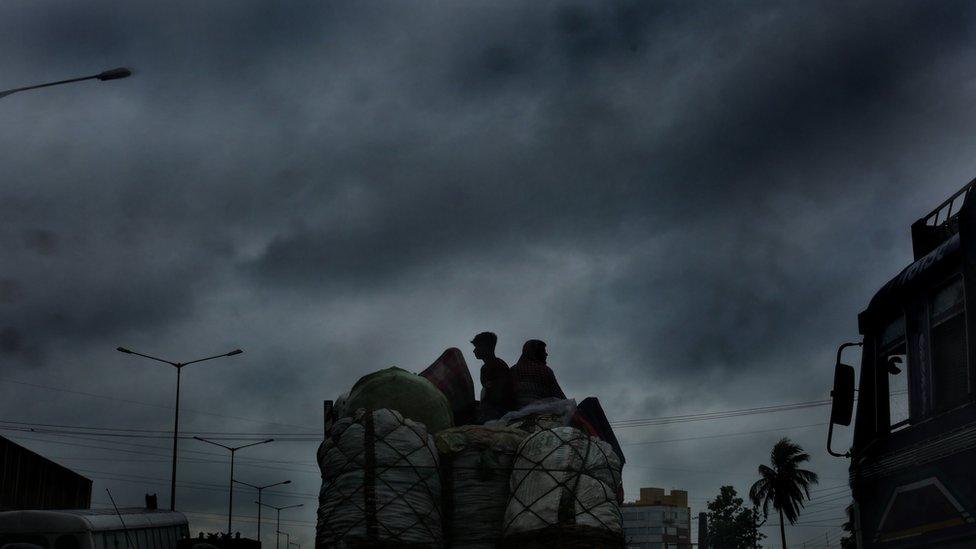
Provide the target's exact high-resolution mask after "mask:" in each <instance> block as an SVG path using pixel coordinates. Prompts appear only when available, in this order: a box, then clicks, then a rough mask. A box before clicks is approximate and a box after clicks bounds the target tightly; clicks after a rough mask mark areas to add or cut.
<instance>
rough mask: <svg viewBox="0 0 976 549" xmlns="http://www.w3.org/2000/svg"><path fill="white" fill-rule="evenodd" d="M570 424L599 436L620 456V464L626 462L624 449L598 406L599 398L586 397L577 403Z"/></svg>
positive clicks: (589, 433) (601, 407)
mask: <svg viewBox="0 0 976 549" xmlns="http://www.w3.org/2000/svg"><path fill="white" fill-rule="evenodd" d="M570 425H571V426H573V427H576V428H577V429H579V430H580V431H583V432H584V433H586V434H588V435H591V436H596V437H600V440H602V441H604V442H606V443H608V444H610V446H612V447H613V451H614V452H616V454H617V457H618V458H620V464H621V465H624V464H626V463H627V459H626V458H624V451H623V450H622V449H621V448H620V443H619V442H617V435H615V434H614V432H613V427H611V426H610V421H609V420H608V419H607V415H606V414H605V413H604V412H603V406H600V399H598V398H596V397H587V398H584V399H583V402H580V403H579V404H577V405H576V413H575V414H573V418H572V421H571V422H570Z"/></svg>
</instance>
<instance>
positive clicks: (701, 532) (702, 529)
mask: <svg viewBox="0 0 976 549" xmlns="http://www.w3.org/2000/svg"><path fill="white" fill-rule="evenodd" d="M698 547H700V548H701V549H705V548H706V547H708V513H698Z"/></svg>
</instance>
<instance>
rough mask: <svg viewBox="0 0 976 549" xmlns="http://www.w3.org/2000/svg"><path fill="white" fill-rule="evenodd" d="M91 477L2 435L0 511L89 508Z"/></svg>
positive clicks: (0, 443) (0, 451)
mask: <svg viewBox="0 0 976 549" xmlns="http://www.w3.org/2000/svg"><path fill="white" fill-rule="evenodd" d="M91 490H92V481H91V480H89V479H87V478H85V477H83V476H81V475H79V474H78V473H75V472H74V471H72V470H71V469H68V468H67V467H64V466H63V465H59V464H57V463H55V462H53V461H51V460H49V459H47V458H45V457H43V456H41V455H40V454H36V453H34V452H32V451H30V450H28V449H27V448H24V447H23V446H21V445H19V444H17V443H16V442H14V441H12V440H10V439H8V438H5V437H2V436H0V511H16V510H26V509H35V510H38V509H88V508H89V507H91Z"/></svg>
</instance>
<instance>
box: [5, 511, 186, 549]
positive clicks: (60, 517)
mask: <svg viewBox="0 0 976 549" xmlns="http://www.w3.org/2000/svg"><path fill="white" fill-rule="evenodd" d="M189 535H190V532H189V527H188V524H187V520H186V517H185V516H184V515H183V513H179V512H176V511H157V510H150V509H143V508H135V509H120V510H119V512H118V513H116V511H115V510H114V509H79V510H56V511H54V510H39V511H6V512H2V513H0V549H6V548H8V547H16V546H18V544H32V545H36V546H37V547H39V548H41V549H126V548H138V549H176V548H177V544H178V543H179V541H180V540H181V539H185V538H188V537H189Z"/></svg>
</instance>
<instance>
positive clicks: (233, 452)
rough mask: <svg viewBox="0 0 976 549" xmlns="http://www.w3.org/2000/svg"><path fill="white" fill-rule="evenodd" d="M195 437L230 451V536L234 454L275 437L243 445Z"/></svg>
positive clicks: (228, 532) (229, 534) (228, 520)
mask: <svg viewBox="0 0 976 549" xmlns="http://www.w3.org/2000/svg"><path fill="white" fill-rule="evenodd" d="M193 438H195V439H197V440H199V441H200V442H206V443H207V444H213V445H214V446H220V447H221V448H223V449H224V450H229V451H230V498H229V500H228V504H227V536H228V537H230V536H231V535H233V532H232V530H231V520H232V517H233V514H234V454H236V453H237V451H238V450H240V449H242V448H250V447H251V446H257V445H258V444H267V443H269V442H274V439H273V438H269V439H266V440H261V441H258V442H252V443H250V444H245V445H243V446H224V445H223V444H221V443H219V442H214V441H212V440H207V439H205V438H200V437H193Z"/></svg>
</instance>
